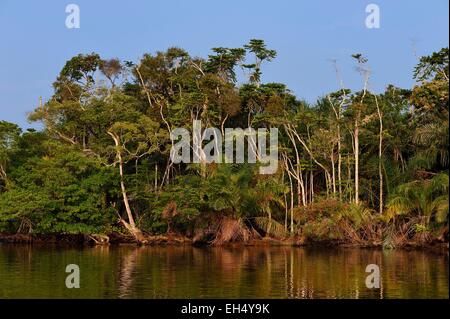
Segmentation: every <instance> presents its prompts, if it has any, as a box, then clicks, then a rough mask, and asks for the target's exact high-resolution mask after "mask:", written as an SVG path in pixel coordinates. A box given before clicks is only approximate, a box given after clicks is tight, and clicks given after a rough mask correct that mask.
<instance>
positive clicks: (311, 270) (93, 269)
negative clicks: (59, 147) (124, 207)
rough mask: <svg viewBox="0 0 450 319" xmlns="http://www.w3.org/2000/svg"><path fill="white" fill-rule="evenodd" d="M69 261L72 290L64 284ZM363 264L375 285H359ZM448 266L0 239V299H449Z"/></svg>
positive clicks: (431, 261) (382, 257)
mask: <svg viewBox="0 0 450 319" xmlns="http://www.w3.org/2000/svg"><path fill="white" fill-rule="evenodd" d="M68 264H77V265H78V266H79V267H80V288H79V289H68V288H66V285H65V280H66V276H67V275H68V273H66V272H65V270H66V266H67V265H68ZM368 264H376V265H379V267H380V270H381V287H380V289H369V288H367V287H366V285H365V280H366V276H367V275H368V273H366V272H365V269H366V266H367V265H368ZM448 266H449V265H448V254H433V253H427V252H424V251H404V250H394V251H382V250H373V249H355V248H333V249H319V248H292V247H270V248H269V247H242V248H194V247H134V246H120V247H112V246H111V247H92V248H57V247H45V248H44V247H35V246H27V245H10V244H0V298H448V297H449V292H448V290H449V287H448V276H449V269H448Z"/></svg>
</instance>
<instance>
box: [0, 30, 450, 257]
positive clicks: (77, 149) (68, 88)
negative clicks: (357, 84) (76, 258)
mask: <svg viewBox="0 0 450 319" xmlns="http://www.w3.org/2000/svg"><path fill="white" fill-rule="evenodd" d="M276 56H277V53H276V51H275V50H271V49H268V48H267V46H266V44H265V42H264V41H263V40H256V39H253V40H250V41H249V43H247V44H246V45H244V46H243V47H241V48H223V47H220V48H213V49H212V53H211V54H210V55H209V56H208V57H206V58H200V57H193V56H190V55H189V53H188V52H186V51H184V50H183V49H180V48H169V49H168V50H166V51H158V52H156V53H155V54H145V55H144V56H143V57H142V59H141V60H140V61H137V62H131V61H120V60H119V59H117V58H112V59H103V58H101V57H100V56H99V55H98V54H96V53H90V54H79V55H77V56H75V57H73V58H71V59H70V60H68V61H67V63H66V64H65V65H64V67H63V68H62V70H61V72H60V74H59V75H58V76H57V78H56V81H55V82H54V83H53V87H54V94H53V96H52V97H50V98H49V99H48V100H47V101H43V100H42V99H41V98H40V99H39V104H38V106H37V107H36V109H35V110H34V111H32V112H31V113H30V114H29V120H30V121H32V122H38V123H41V124H42V126H43V129H42V130H41V131H36V130H34V129H28V130H26V131H23V130H22V129H21V128H19V127H18V126H17V125H16V124H13V123H8V122H5V121H0V242H14V243H16V242H25V243H30V242H31V243H69V244H70V243H89V244H99V245H103V244H120V243H134V244H139V245H183V244H192V245H211V246H222V245H260V244H261V245H292V246H303V245H328V246H358V247H382V248H386V249H393V248H402V247H425V248H427V249H431V247H444V248H446V249H447V250H448V240H449V239H448V200H449V198H448V196H449V178H448V174H449V173H448V164H449V154H448V147H449V136H448V135H449V134H448V133H449V132H448V128H449V122H448V119H449V113H448V108H449V104H448V93H449V87H448V85H449V65H448V61H449V52H448V48H443V49H441V50H439V51H437V52H434V53H432V54H430V55H429V56H424V57H422V58H420V59H419V61H418V64H417V66H416V68H415V69H414V70H413V78H414V80H415V81H416V82H415V85H414V87H413V88H411V89H404V88H398V87H395V86H393V85H388V86H387V87H386V89H385V91H384V92H381V93H375V92H373V91H372V90H371V86H370V79H371V74H372V70H371V68H370V63H369V60H368V59H367V58H366V57H365V56H364V55H362V54H360V53H355V54H353V55H352V56H350V57H349V59H351V60H352V61H354V63H355V69H356V71H357V72H358V73H359V74H360V75H361V89H360V90H359V91H351V90H349V89H348V88H346V87H345V84H344V83H345V81H344V80H345V79H343V78H342V77H341V73H340V71H339V65H338V63H337V61H334V62H332V64H331V70H332V72H331V74H332V75H333V76H335V77H336V78H337V87H338V89H337V90H336V91H335V92H330V93H328V94H325V95H324V96H322V97H320V98H318V100H317V102H315V103H313V104H310V103H307V102H305V101H303V100H301V99H298V98H297V97H296V96H294V95H293V93H292V92H291V91H290V90H289V89H288V88H287V86H286V85H285V84H283V83H263V81H262V69H263V67H264V65H266V64H267V63H269V62H270V61H272V60H273V59H275V58H276ZM239 70H242V71H243V72H242V73H243V74H242V75H240V74H239V75H238V73H237V72H238V71H239ZM333 70H334V73H335V74H333ZM312 76H313V75H312ZM241 77H242V78H244V80H243V83H238V79H240V78H241ZM394 81H395V79H393V82H394ZM239 82H240V81H239ZM196 121H202V122H203V123H205V127H216V128H218V130H219V131H220V132H221V133H222V136H224V132H225V129H226V128H243V129H246V128H264V129H267V130H270V129H274V128H276V129H277V130H278V164H277V165H278V166H277V170H276V172H275V173H274V174H259V173H258V172H259V168H261V167H262V166H264V165H263V161H262V160H261V159H262V157H263V156H262V154H258V151H255V149H257V148H256V147H255V146H256V144H255V141H253V140H252V138H250V137H248V136H243V137H242V138H243V140H244V142H245V145H246V146H247V147H245V150H246V151H245V152H246V154H245V155H246V158H250V156H253V157H255V158H256V160H257V163H255V164H251V163H229V164H222V163H209V162H206V161H205V160H204V158H205V157H206V155H210V154H205V153H204V152H205V150H204V149H203V148H202V150H201V152H203V153H201V154H192V156H197V158H198V159H199V162H198V163H174V162H172V161H171V156H170V153H171V149H172V148H173V146H174V141H173V139H172V132H173V131H174V130H175V129H176V128H185V129H187V130H188V131H192V130H193V127H192V126H193V124H192V123H195V122H196ZM236 138H237V137H236ZM208 142H210V141H208V140H206V139H205V140H203V141H202V142H201V143H200V145H202V146H203V145H205V144H207V143H208ZM258 143H259V142H258ZM216 147H217V146H216ZM214 151H217V150H216V149H215V148H214ZM194 152H195V150H194V149H192V150H191V153H194ZM250 152H254V153H251V154H250ZM218 154H219V155H223V151H221V152H219V153H218ZM236 157H237V155H236ZM221 162H224V161H221Z"/></svg>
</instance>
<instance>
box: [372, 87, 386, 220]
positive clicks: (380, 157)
mask: <svg viewBox="0 0 450 319" xmlns="http://www.w3.org/2000/svg"><path fill="white" fill-rule="evenodd" d="M374 96H375V104H376V106H377V113H378V119H379V121H380V139H379V145H378V175H379V176H380V195H379V197H380V207H379V213H380V215H381V214H383V205H384V203H383V115H382V114H381V110H380V106H379V105H378V98H377V96H376V95H375V94H374Z"/></svg>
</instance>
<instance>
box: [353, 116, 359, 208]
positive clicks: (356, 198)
mask: <svg viewBox="0 0 450 319" xmlns="http://www.w3.org/2000/svg"><path fill="white" fill-rule="evenodd" d="M354 139H355V203H356V204H358V203H359V121H358V119H356V120H355V136H354Z"/></svg>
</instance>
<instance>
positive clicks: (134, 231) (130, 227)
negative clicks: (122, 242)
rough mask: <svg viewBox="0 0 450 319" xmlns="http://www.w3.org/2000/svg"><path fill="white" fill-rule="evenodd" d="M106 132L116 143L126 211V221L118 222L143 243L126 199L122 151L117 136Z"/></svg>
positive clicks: (143, 238)
mask: <svg viewBox="0 0 450 319" xmlns="http://www.w3.org/2000/svg"><path fill="white" fill-rule="evenodd" d="M108 134H109V135H110V136H111V137H112V138H113V140H114V143H115V145H116V157H117V160H118V161H119V174H120V189H121V192H122V198H123V203H124V205H125V211H126V213H127V217H128V222H127V221H125V220H123V219H122V218H121V220H120V222H121V223H122V224H123V225H124V226H125V228H126V229H127V230H128V231H129V232H130V233H131V234H132V235H133V236H134V238H135V239H136V240H137V241H138V242H139V243H145V237H144V235H143V234H142V232H141V230H140V229H139V228H137V227H136V223H135V222H134V217H133V213H132V212H131V208H130V203H129V201H128V195H127V191H126V188H125V181H124V174H123V158H122V152H121V150H120V143H119V137H118V136H117V135H116V134H114V133H112V132H108Z"/></svg>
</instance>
